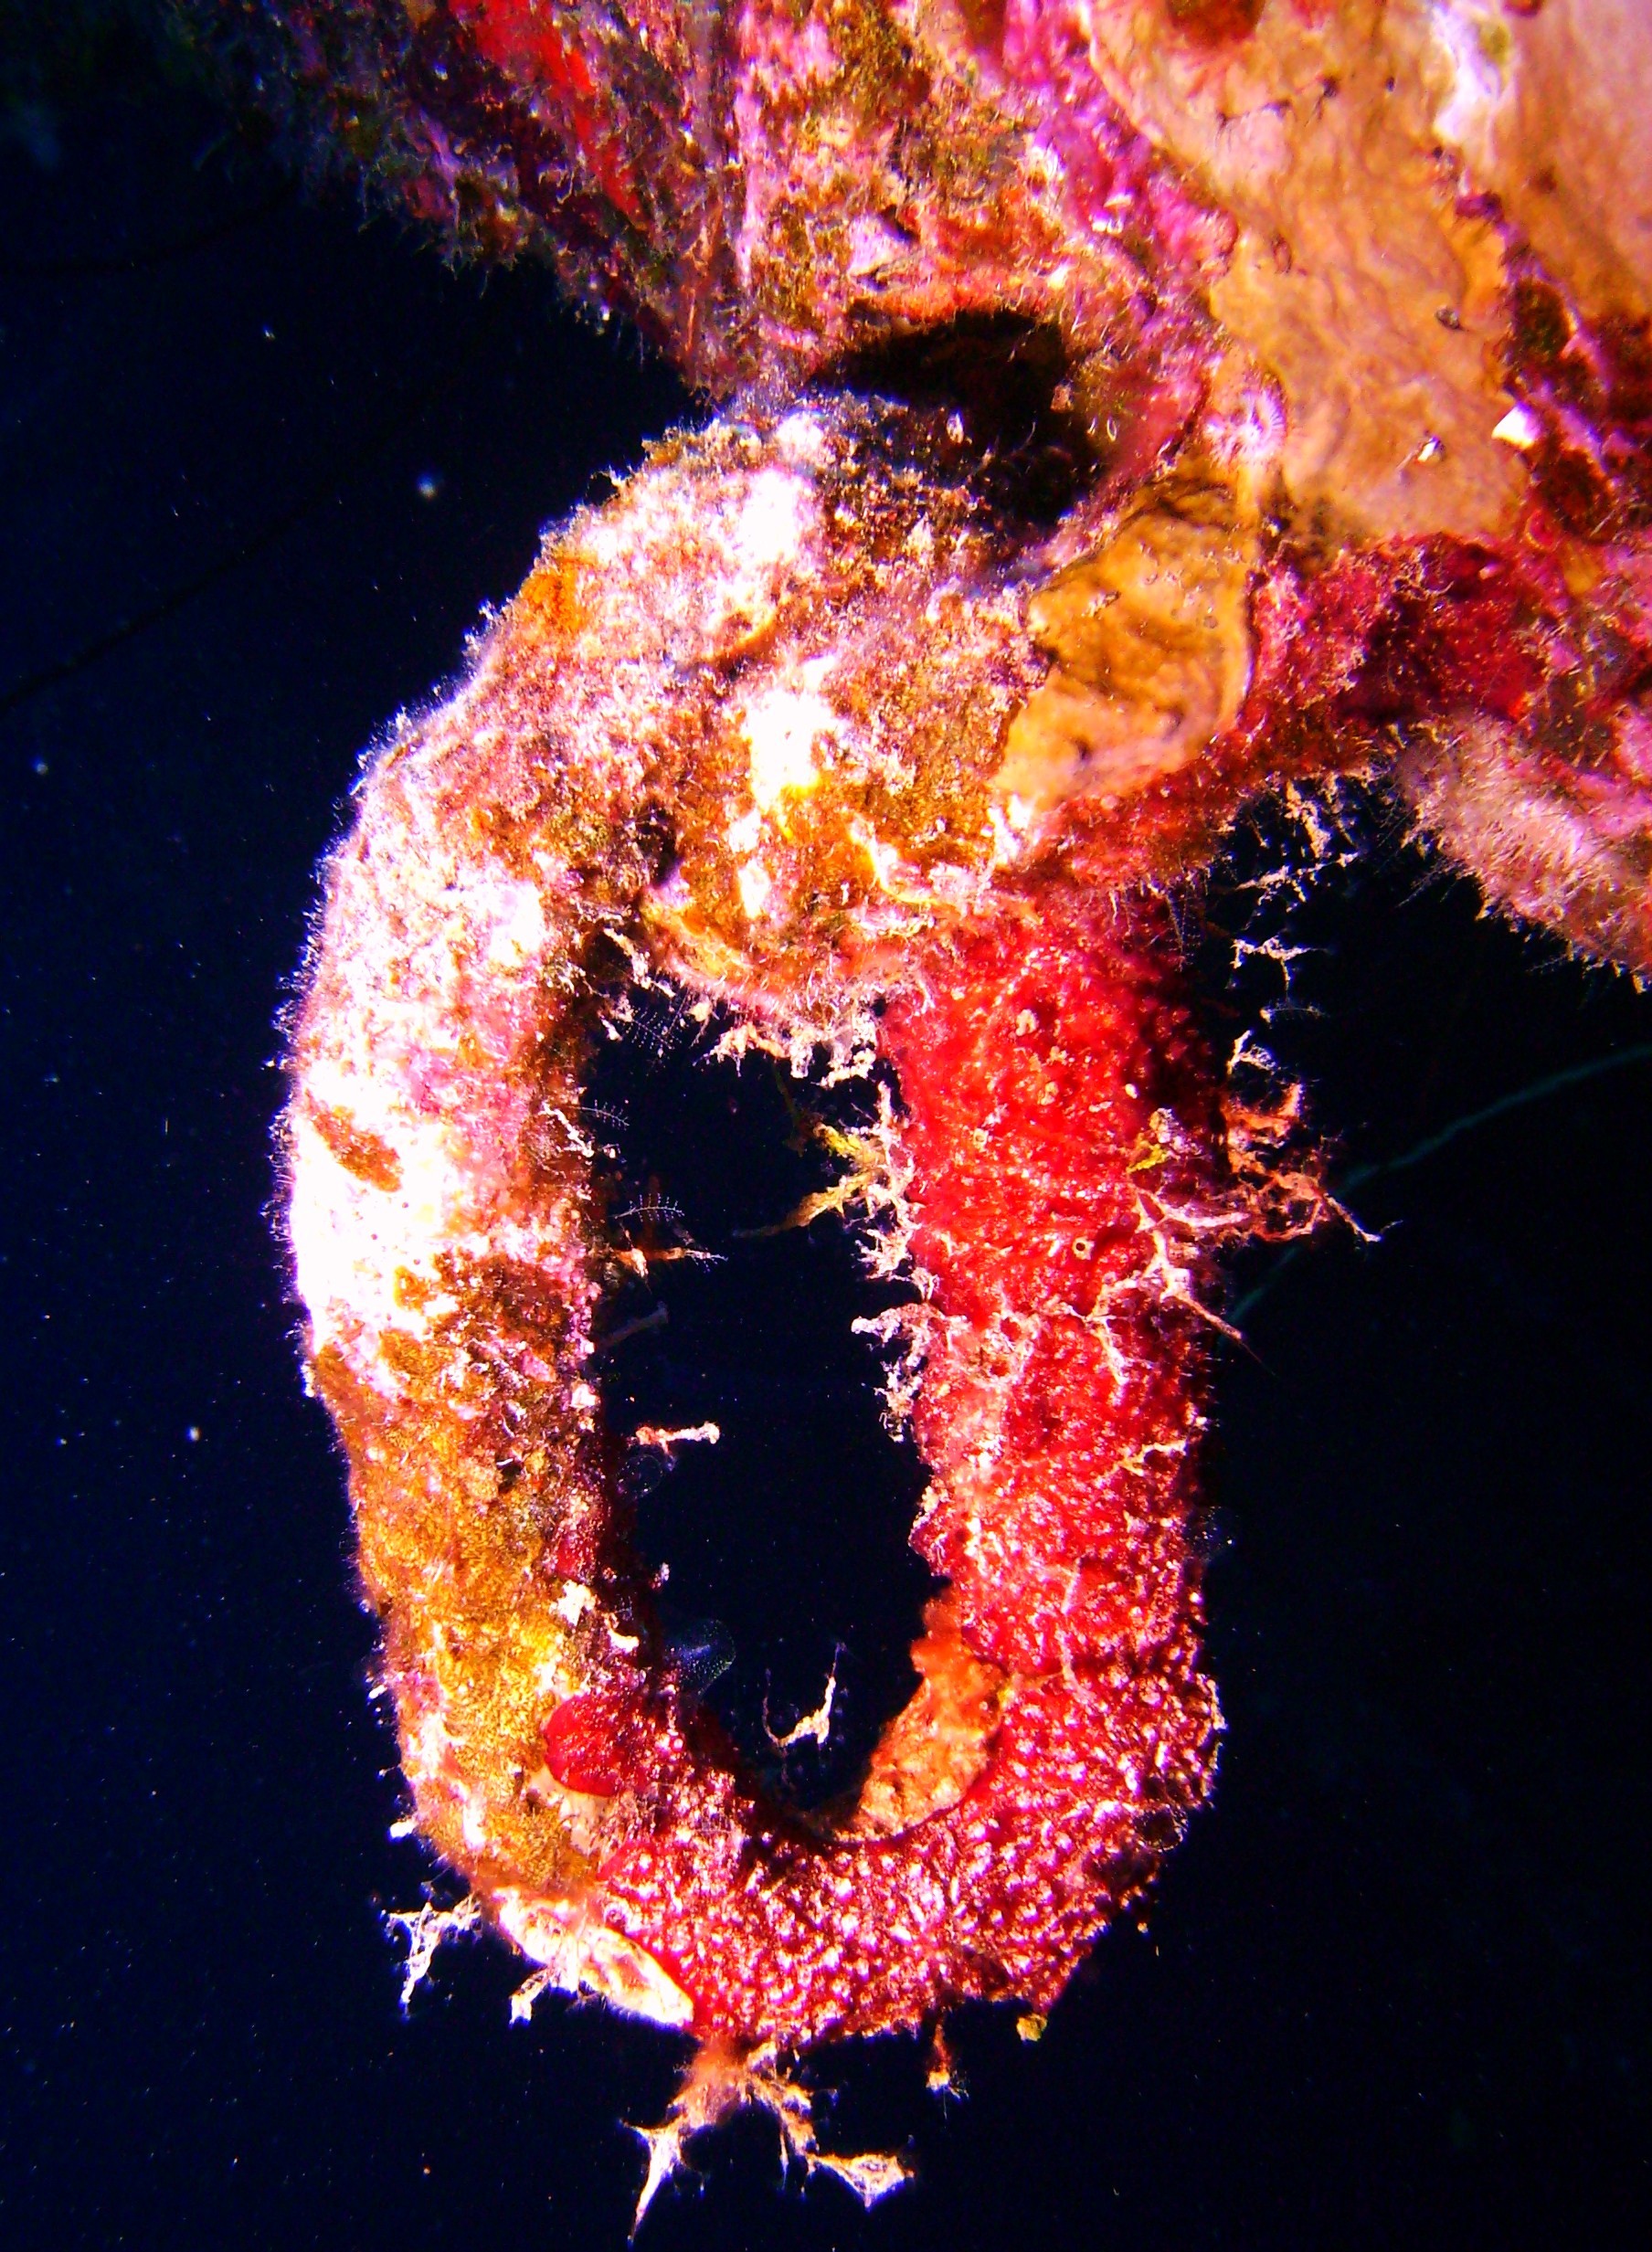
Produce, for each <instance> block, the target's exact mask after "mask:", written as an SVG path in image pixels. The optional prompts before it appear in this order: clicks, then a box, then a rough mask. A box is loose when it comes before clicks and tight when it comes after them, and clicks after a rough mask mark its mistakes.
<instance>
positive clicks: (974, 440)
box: [821, 313, 1105, 526]
mask: <svg viewBox="0 0 1652 2252" xmlns="http://www.w3.org/2000/svg"><path fill="white" fill-rule="evenodd" d="M821 383H822V385H823V386H826V385H831V386H842V387H843V388H845V389H848V390H852V391H860V392H866V393H872V394H875V395H876V396H879V397H881V398H890V399H897V400H900V401H901V402H903V403H904V404H905V405H908V406H911V407H918V408H929V409H933V408H937V407H944V408H947V409H948V410H950V413H951V414H952V415H953V416H955V417H956V418H957V424H958V454H959V456H960V458H962V459H964V460H968V461H969V463H970V473H969V483H970V484H971V486H972V487H973V488H974V489H975V490H976V491H977V492H979V493H980V497H981V499H982V500H983V501H984V502H986V503H987V504H988V506H989V507H990V509H991V510H992V512H993V513H995V514H996V515H998V516H1000V517H1001V518H1002V519H1004V520H1005V522H1006V523H1022V524H1026V525H1030V526H1046V525H1050V524H1054V523H1057V522H1058V521H1059V519H1060V518H1061V517H1062V516H1064V514H1065V513H1067V511H1068V510H1069V509H1070V508H1071V507H1072V506H1073V505H1074V503H1075V502H1076V501H1077V500H1078V499H1079V498H1080V497H1081V496H1082V495H1083V493H1084V492H1085V491H1086V490H1087V489H1088V488H1089V487H1090V486H1091V485H1092V484H1094V483H1095V481H1096V478H1097V476H1098V475H1099V473H1100V470H1101V468H1102V466H1103V457H1104V452H1105V449H1104V448H1101V447H1099V446H1098V444H1097V438H1096V431H1097V425H1096V418H1095V416H1094V415H1093V414H1091V413H1089V412H1087V411H1086V399H1085V381H1084V379H1083V377H1082V376H1081V375H1077V374H1075V369H1074V367H1073V365H1072V363H1071V360H1070V358H1069V354H1068V352H1067V347H1066V344H1065V343H1064V339H1063V337H1062V335H1061V333H1060V331H1059V330H1058V329H1056V328H1054V327H1053V326H1052V325H1050V324H1049V323H1048V322H1043V323H1040V322H1032V321H1027V320H1024V319H1022V318H1021V317H1020V316H1018V315H1016V314H1013V313H965V314H961V315H959V317H958V319H956V320H953V321H948V322H945V323H943V324H942V325H940V326H938V327H935V328H926V329H915V330H901V331H898V332H896V333H893V334H891V335H889V336H887V337H884V338H881V339H880V340H879V341H878V342H877V343H876V344H870V345H863V346H861V347H860V348H859V349H858V350H856V351H854V352H852V353H851V354H848V355H847V356H845V357H844V358H843V359H842V360H840V361H838V362H837V363H836V364H835V365H833V366H832V367H831V369H829V370H828V371H827V373H826V374H825V375H823V376H822V377H821Z"/></svg>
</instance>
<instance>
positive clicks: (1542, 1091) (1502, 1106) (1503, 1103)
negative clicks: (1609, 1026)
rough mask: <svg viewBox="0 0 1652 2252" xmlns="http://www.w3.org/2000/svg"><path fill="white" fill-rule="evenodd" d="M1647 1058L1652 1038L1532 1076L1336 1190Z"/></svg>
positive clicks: (1273, 1273) (1264, 1285) (1273, 1277)
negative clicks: (1543, 1076)
mask: <svg viewBox="0 0 1652 2252" xmlns="http://www.w3.org/2000/svg"><path fill="white" fill-rule="evenodd" d="M1648 1062H1652V1040H1643V1041H1638V1042H1637V1043H1636V1046H1634V1047H1633V1048H1615V1049H1614V1050H1613V1052H1611V1054H1610V1055H1597V1056H1592V1057H1591V1058H1590V1060H1589V1061H1588V1063H1573V1064H1570V1065H1568V1067H1567V1068H1566V1070H1564V1071H1563V1072H1551V1073H1550V1074H1549V1076H1548V1077H1547V1078H1546V1079H1536V1080H1533V1081H1532V1083H1531V1084H1530V1086H1528V1087H1517V1088H1516V1090H1515V1092H1514V1093H1513V1094H1501V1095H1499V1096H1498V1099H1497V1101H1496V1102H1495V1103H1488V1104H1487V1105H1485V1106H1484V1108H1483V1109H1480V1110H1471V1111H1469V1112H1468V1113H1467V1115H1465V1116H1464V1117H1461V1118H1454V1119H1453V1120H1452V1121H1451V1123H1450V1125H1449V1126H1442V1127H1441V1128H1440V1130H1439V1132H1438V1133H1437V1134H1431V1135H1429V1136H1428V1137H1427V1139H1426V1140H1425V1141H1421V1142H1418V1143H1416V1144H1415V1145H1414V1147H1412V1148H1410V1149H1407V1150H1405V1151H1404V1152H1403V1154H1402V1155H1401V1156H1399V1157H1397V1158H1383V1159H1382V1161H1381V1162H1380V1163H1379V1164H1376V1165H1361V1166H1356V1167H1355V1168H1354V1170H1353V1171H1352V1172H1351V1173H1350V1174H1348V1175H1347V1176H1346V1177H1345V1178H1344V1179H1341V1180H1340V1181H1339V1182H1338V1183H1337V1189H1336V1193H1337V1194H1338V1195H1339V1196H1346V1195H1347V1194H1348V1192H1349V1191H1350V1189H1359V1188H1362V1187H1363V1186H1364V1184H1365V1183H1366V1182H1367V1181H1369V1180H1379V1179H1382V1175H1383V1174H1385V1173H1403V1172H1405V1171H1406V1170H1407V1169H1408V1168H1410V1167H1412V1166H1414V1165H1421V1164H1422V1163H1423V1161H1424V1158H1432V1157H1433V1156H1434V1155H1435V1152H1436V1151H1437V1150H1441V1149H1444V1148H1445V1147H1446V1145H1447V1143H1449V1142H1455V1141H1456V1138H1457V1137H1458V1135H1459V1134H1471V1133H1473V1132H1474V1130H1475V1128H1476V1127H1477V1126H1488V1125H1489V1124H1490V1122H1491V1120H1492V1119H1494V1118H1501V1117H1505V1116H1506V1115H1508V1113H1509V1111H1511V1110H1523V1109H1524V1108H1525V1106H1526V1105H1527V1104H1528V1103H1541V1102H1542V1101H1544V1100H1545V1098H1546V1097H1548V1096H1549V1095H1551V1094H1559V1093H1560V1092H1561V1090H1562V1088H1563V1087H1575V1086H1577V1085H1578V1084H1579V1083H1580V1082H1581V1081H1583V1080H1585V1079H1598V1078H1599V1077H1600V1076H1601V1074H1602V1073H1603V1072H1615V1071H1619V1070H1621V1069H1622V1068H1623V1067H1624V1066H1625V1065H1626V1064H1628V1063H1648ZM1302 1249H1303V1246H1302V1245H1301V1244H1300V1243H1292V1244H1289V1245H1287V1248H1286V1249H1285V1250H1284V1251H1283V1252H1281V1253H1280V1254H1279V1256H1278V1258H1277V1259H1276V1260H1275V1262H1274V1263H1273V1265H1272V1266H1271V1267H1270V1268H1269V1269H1268V1271H1267V1273H1266V1274H1265V1275H1264V1276H1263V1277H1262V1280H1261V1281H1260V1282H1259V1283H1258V1284H1257V1285H1256V1286H1255V1289H1254V1290H1247V1291H1246V1292H1245V1294H1244V1297H1243V1298H1241V1299H1240V1301H1239V1303H1238V1305H1237V1306H1234V1308H1233V1310H1232V1313H1231V1315H1230V1316H1229V1318H1230V1319H1231V1320H1232V1321H1234V1322H1235V1323H1237V1322H1241V1321H1243V1320H1244V1316H1246V1315H1247V1314H1248V1313H1250V1312H1251V1310H1252V1309H1253V1307H1255V1306H1256V1305H1258V1304H1259V1303H1260V1301H1261V1300H1262V1299H1264V1298H1265V1297H1266V1295H1267V1294H1268V1292H1269V1291H1270V1290H1272V1288H1273V1286H1274V1285H1275V1284H1276V1282H1277V1281H1278V1280H1279V1277H1280V1276H1281V1275H1282V1274H1284V1273H1285V1271H1286V1269H1287V1267H1289V1266H1292V1265H1294V1264H1295V1263H1296V1261H1297V1258H1298V1257H1299V1256H1300V1255H1301V1252H1302Z"/></svg>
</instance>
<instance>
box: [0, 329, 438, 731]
mask: <svg viewBox="0 0 1652 2252" xmlns="http://www.w3.org/2000/svg"><path fill="white" fill-rule="evenodd" d="M478 343H479V339H478V337H477V336H475V335H472V336H471V339H470V340H469V342H468V343H467V344H466V345H465V347H464V349H463V351H462V352H461V354H460V356H459V360H458V363H457V365H455V366H453V367H452V368H451V369H450V370H449V372H448V374H447V375H444V376H442V377H441V379H440V380H439V382H437V383H434V384H430V385H428V386H426V388H425V389H424V390H423V391H421V392H420V393H419V395H418V397H417V398H416V399H415V400H414V402H413V404H412V405H411V406H410V407H408V411H407V413H406V414H404V415H401V416H398V417H397V419H396V420H395V421H394V422H393V423H392V424H391V425H390V426H389V428H387V429H385V430H383V431H381V432H380V434H379V437H378V439H376V442H375V443H374V444H372V445H370V446H367V447H365V448H364V449H362V450H361V451H360V452H359V453H357V454H356V455H355V459H354V460H353V463H352V466H351V467H350V469H349V470H346V471H344V472H343V473H341V474H339V475H336V476H332V477H328V478H326V479H324V480H323V481H321V482H320V483H319V484H317V485H315V486H313V487H312V489H311V490H310V492H307V493H306V494H305V495H304V497H303V498H302V500H300V501H297V502H294V503H293V504H292V506H291V508H285V509H282V510H281V512H280V513H279V514H277V515H275V516H272V517H271V518H270V520H269V522H268V523H263V524H260V525H259V528H258V530H257V531H256V532H254V533H252V534H249V537H248V538H246V539H244V540H243V541H241V542H240V543H239V544H238V546H235V547H233V548H231V549H230V550H229V551H228V554H226V555H218V556H216V557H215V558H214V560H213V561H212V562H211V563H209V564H208V565H207V566H206V568H205V569H203V570H200V571H197V572H196V574H195V576H194V577H193V578H186V579H185V580H184V581H183V582H182V583H181V584H180V585H178V586H176V587H170V588H168V590H167V592H166V593H165V594H164V595H162V596H160V597H158V598H157V599H156V600H155V601H154V602H152V603H150V604H149V606H148V608H145V609H142V610H138V611H136V612H134V614H133V615H132V617H130V618H119V619H116V620H115V621H114V623H113V624H112V625H111V626H106V627H104V628H103V629H102V630H101V632H99V633H95V634H93V635H92V636H91V638H90V640H86V641H83V642H82V643H81V644H80V646H79V649H77V650H71V651H70V653H69V655H68V656H67V657H59V658H58V659H57V660H55V661H54V662H52V663H51V664H47V665H41V666H40V667H39V668H38V670H37V671H33V672H26V673H25V674H24V675H23V676H22V678H21V679H20V680H16V681H14V682H12V684H11V686H10V687H9V688H6V689H4V690H0V718H3V717H4V716H5V714H7V713H9V712H15V711H16V710H17V709H18V707H19V706H20V705H22V704H25V703H29V702H30V701H31V700H32V699H33V698H34V697H36V696H39V695H44V693H46V691H47V690H48V688H56V687H58V685H59V684H60V683H61V682H64V681H69V680H73V679H74V678H75V677H76V676H77V675H78V674H79V673H81V672H84V671H87V670H88V669H89V668H90V666H92V665H94V664H96V663H97V662H98V661H100V659H101V658H104V657H107V656H108V655H109V654H110V652H111V650H117V649H120V648H121V647H122V646H123V644H124V643H126V642H128V641H131V640H136V638H137V637H138V635H139V634H142V633H147V632H148V631H149V630H150V629H151V628H152V627H154V626H159V625H164V623H165V621H166V620H167V619H169V618H175V616H176V615H177V613H178V612H179V611H180V610H183V609H186V608H188V607H189V605H190V603H192V602H193V601H195V600H196V598H197V597H199V596H201V595H204V594H206V592H207V590H208V589H209V588H210V587H216V586H217V584H218V582H219V580H220V579H224V578H228V576H229V575H230V574H231V573H232V572H234V571H238V570H239V569H240V568H241V567H242V566H243V565H245V564H248V563H251V562H253V561H254V560H255V559H256V558H257V557H258V556H259V555H262V554H263V553H264V552H265V550H266V549H267V548H270V547H273V546H274V545H275V544H276V542H277V541H278V540H280V539H281V538H283V537H284V536H285V535H286V534H287V533H289V532H291V529H292V527H293V526H294V525H295V524H297V523H302V522H303V520H304V518H305V517H306V516H310V515H313V514H314V513H315V511H316V510H317V509H318V508H323V507H324V506H325V505H326V503H327V502H329V501H331V500H335V499H337V498H338V496H339V495H340V494H341V493H344V492H348V491H349V490H350V488H351V487H352V486H353V485H354V484H355V483H356V482H357V481H359V480H360V479H361V478H362V477H364V476H365V474H366V473H367V471H368V470H371V469H373V468H376V465H377V464H378V463H379V462H380V461H382V460H384V458H385V456H386V455H387V453H389V452H391V451H392V450H393V449H394V448H395V447H397V446H398V445H399V444H400V443H401V441H402V439H404V438H406V436H407V435H408V431H409V430H411V429H412V428H413V427H414V425H415V424H416V423H418V421H419V420H420V418H422V417H423V416H424V415H426V414H428V413H429V410H430V408H431V407H434V406H435V405H436V403H437V401H438V400H439V399H441V398H443V397H445V396H447V394H448V393H449V392H450V391H451V390H453V389H455V388H456V387H457V386H458V385H459V383H460V382H461V379H462V377H463V375H464V374H465V372H466V370H467V368H468V367H469V365H470V363H471V359H472V357H473V356H474V354H475V352H476V349H477V346H478Z"/></svg>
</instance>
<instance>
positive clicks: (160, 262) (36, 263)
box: [0, 180, 298, 281]
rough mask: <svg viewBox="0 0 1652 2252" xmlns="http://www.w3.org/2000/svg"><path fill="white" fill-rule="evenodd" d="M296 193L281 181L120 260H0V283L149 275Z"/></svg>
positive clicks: (268, 214) (269, 212)
mask: <svg viewBox="0 0 1652 2252" xmlns="http://www.w3.org/2000/svg"><path fill="white" fill-rule="evenodd" d="M297 194H298V184H297V182H296V181H292V180H286V181H283V182H282V184H281V186H280V187H278V188H277V189H276V190H275V192H274V193H273V194H272V195H270V196H265V197H264V199H263V201H262V202H261V203H256V204H252V205H249V206H248V207H247V208H246V209H245V210H242V211H235V212H232V213H231V214H230V215H229V217H228V218H224V219H218V220H216V221H215V222H214V223H213V225H212V226H210V227H201V228H200V229H199V230H198V231H197V232H196V233H195V234H193V235H180V236H179V237H178V238H177V239H176V240H175V242H163V243H159V244H156V245H155V246H154V248H151V249H147V250H134V251H132V252H131V253H129V254H128V255H127V256H126V257H124V258H63V259H0V281H102V280H111V279H112V278H113V277H115V276H117V275H120V274H146V273H153V272H154V270H155V269H156V267H158V266H169V265H171V264H172V263H173V262H174V261H175V259H183V258H193V257H194V256H195V254H196V251H197V250H209V249H211V248H212V247H213V246H214V244H215V243H219V242H224V241H227V240H228V238H229V237H230V236H232V235H238V234H239V233H240V231H241V230H242V228H243V227H257V226H259V225H261V223H262V222H263V221H264V220H265V219H269V218H273V217H274V216H275V214H276V213H277V212H278V211H281V210H282V209H283V208H284V207H285V206H287V205H288V204H290V203H291V201H292V200H293V198H294V196H296V195H297Z"/></svg>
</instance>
